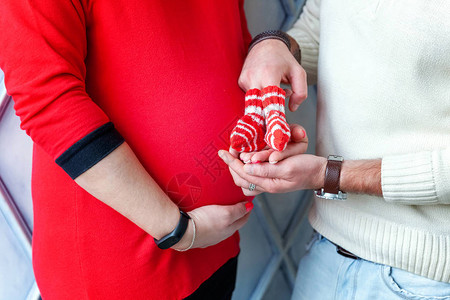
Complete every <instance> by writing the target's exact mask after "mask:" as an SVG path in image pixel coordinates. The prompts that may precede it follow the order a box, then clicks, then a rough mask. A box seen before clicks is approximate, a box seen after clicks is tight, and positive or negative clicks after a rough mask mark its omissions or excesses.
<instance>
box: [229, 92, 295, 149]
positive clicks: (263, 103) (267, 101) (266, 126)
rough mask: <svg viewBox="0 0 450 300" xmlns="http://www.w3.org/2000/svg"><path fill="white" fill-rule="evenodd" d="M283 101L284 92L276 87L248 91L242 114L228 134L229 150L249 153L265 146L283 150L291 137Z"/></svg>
mask: <svg viewBox="0 0 450 300" xmlns="http://www.w3.org/2000/svg"><path fill="white" fill-rule="evenodd" d="M285 98H286V93H285V92H284V90H283V89H281V88H279V87H277V86H268V87H265V88H263V89H262V90H259V89H251V90H248V91H247V93H246V94H245V114H244V116H243V117H242V118H241V119H239V121H238V122H237V125H236V127H234V129H233V131H232V133H231V137H230V142H231V147H232V148H233V149H234V150H236V151H238V152H253V151H260V150H263V149H264V148H265V147H266V144H267V145H268V146H269V147H270V148H272V149H274V150H277V151H283V150H284V149H285V148H286V145H287V143H288V142H289V138H290V137H291V132H290V129H289V125H288V124H287V122H286V116H285V114H284V112H285V110H284V100H285Z"/></svg>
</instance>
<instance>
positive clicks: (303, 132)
mask: <svg viewBox="0 0 450 300" xmlns="http://www.w3.org/2000/svg"><path fill="white" fill-rule="evenodd" d="M302 134H303V136H302V139H304V138H305V136H306V131H305V130H303V129H302Z"/></svg>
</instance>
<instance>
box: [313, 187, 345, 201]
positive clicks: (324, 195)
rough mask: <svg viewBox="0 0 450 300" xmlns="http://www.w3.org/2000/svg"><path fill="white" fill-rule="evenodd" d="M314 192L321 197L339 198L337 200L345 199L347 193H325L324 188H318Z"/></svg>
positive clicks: (328, 198)
mask: <svg viewBox="0 0 450 300" xmlns="http://www.w3.org/2000/svg"><path fill="white" fill-rule="evenodd" d="M314 194H315V195H316V197H318V198H321V199H327V200H339V201H345V200H347V193H343V192H341V191H339V192H338V193H337V194H331V193H325V191H324V189H323V188H321V189H319V190H315V191H314Z"/></svg>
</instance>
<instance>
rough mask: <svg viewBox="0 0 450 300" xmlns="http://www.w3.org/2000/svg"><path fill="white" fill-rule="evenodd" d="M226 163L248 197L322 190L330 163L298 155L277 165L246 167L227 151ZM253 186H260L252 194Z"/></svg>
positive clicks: (320, 158)
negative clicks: (262, 194) (327, 165)
mask: <svg viewBox="0 0 450 300" xmlns="http://www.w3.org/2000/svg"><path fill="white" fill-rule="evenodd" d="M219 155H220V156H221V158H222V159H223V161H224V162H225V163H226V164H227V165H228V166H229V167H230V169H231V170H232V174H233V172H234V173H235V174H236V175H238V176H233V178H234V182H235V183H236V185H238V186H240V187H241V188H242V190H243V192H244V194H245V195H246V196H254V195H258V194H260V193H263V192H268V193H286V192H292V191H295V190H304V189H318V188H320V187H322V186H323V179H324V177H325V175H324V173H325V166H326V163H327V160H326V159H325V158H323V157H319V156H315V155H310V154H298V155H294V156H291V157H288V158H286V159H284V160H283V161H281V162H278V163H277V164H270V163H267V162H265V163H258V164H245V165H244V164H243V163H242V162H241V161H240V160H239V159H237V158H234V157H233V156H232V155H230V153H228V152H227V151H225V150H221V151H219ZM250 183H253V184H255V185H256V189H255V190H254V191H249V190H248V187H249V185H250Z"/></svg>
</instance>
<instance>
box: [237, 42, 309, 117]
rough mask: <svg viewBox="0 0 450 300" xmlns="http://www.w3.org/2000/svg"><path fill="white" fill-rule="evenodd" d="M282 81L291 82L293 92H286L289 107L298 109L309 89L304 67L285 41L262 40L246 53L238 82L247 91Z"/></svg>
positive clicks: (278, 84)
mask: <svg viewBox="0 0 450 300" xmlns="http://www.w3.org/2000/svg"><path fill="white" fill-rule="evenodd" d="M281 83H285V84H290V85H291V88H292V92H290V91H288V92H287V96H288V97H289V96H290V101H289V109H290V110H291V111H295V110H297V108H298V106H299V105H300V104H301V103H302V102H303V100H305V99H306V97H307V93H308V86H307V83H306V72H305V70H303V68H302V67H301V66H300V64H299V63H298V62H297V61H296V60H295V58H294V56H293V55H292V54H291V52H290V51H289V49H288V48H287V47H286V45H285V44H284V43H283V42H282V41H279V40H276V39H268V40H264V41H261V42H259V43H258V44H256V45H255V46H254V47H253V48H252V49H251V50H250V52H249V54H248V55H247V58H246V60H245V63H244V66H243V68H242V72H241V75H240V77H239V86H240V87H241V88H242V89H243V90H244V91H247V90H249V89H252V88H257V89H263V88H264V87H266V86H271V85H276V86H280V84H281Z"/></svg>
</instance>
